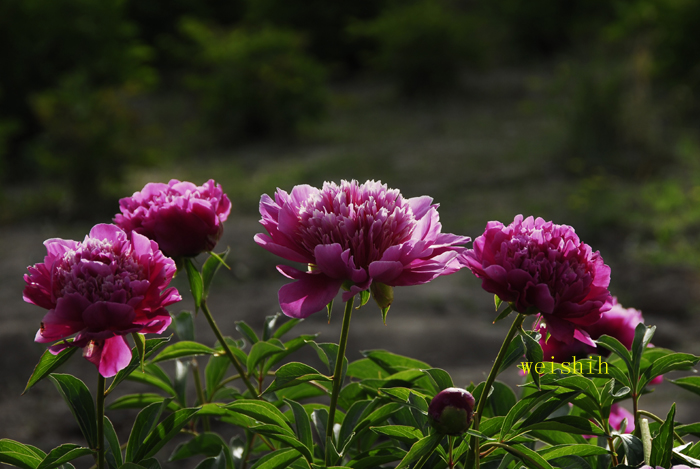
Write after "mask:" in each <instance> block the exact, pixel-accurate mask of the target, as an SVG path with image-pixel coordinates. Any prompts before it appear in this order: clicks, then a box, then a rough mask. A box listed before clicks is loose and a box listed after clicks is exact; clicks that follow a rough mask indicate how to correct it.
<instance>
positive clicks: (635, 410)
mask: <svg viewBox="0 0 700 469" xmlns="http://www.w3.org/2000/svg"><path fill="white" fill-rule="evenodd" d="M632 414H634V436H636V437H637V438H641V437H642V433H641V432H642V429H641V427H640V426H639V394H637V392H636V391H635V392H633V393H632Z"/></svg>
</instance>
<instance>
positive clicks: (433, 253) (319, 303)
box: [255, 180, 470, 318]
mask: <svg viewBox="0 0 700 469" xmlns="http://www.w3.org/2000/svg"><path fill="white" fill-rule="evenodd" d="M432 200H433V199H432V198H430V197H427V196H423V197H415V198H412V199H404V198H403V197H402V196H401V194H400V193H399V191H398V190H396V189H388V188H387V186H386V185H383V184H381V183H380V182H375V181H367V182H365V183H364V184H360V183H358V182H357V181H354V180H353V181H341V183H340V185H337V184H335V183H328V182H326V183H324V184H323V188H322V189H317V188H315V187H311V186H308V185H301V186H295V187H294V188H293V189H292V192H291V193H290V194H288V193H286V192H285V191H283V190H281V189H278V190H277V192H276V193H275V199H274V200H273V199H272V198H271V197H269V196H268V195H267V194H264V195H263V196H262V198H261V200H260V214H261V215H262V220H260V223H262V225H263V226H264V227H265V229H266V230H267V232H268V233H269V236H268V235H265V234H260V233H259V234H257V235H256V236H255V242H257V243H258V244H259V245H260V246H262V247H263V248H265V249H267V250H268V251H270V252H272V253H273V254H276V255H278V256H280V257H283V258H285V259H288V260H290V261H294V262H303V263H305V264H309V270H308V271H300V270H297V269H295V268H292V267H289V266H285V265H280V266H278V267H277V269H278V270H279V271H280V272H281V273H282V274H283V275H285V276H287V277H289V278H291V279H295V280H296V282H292V283H289V284H287V285H285V286H283V287H282V288H281V289H280V291H279V300H280V306H281V307H282V311H283V312H284V313H285V314H286V315H288V316H291V317H296V318H303V317H307V316H309V315H310V314H312V313H315V312H317V311H320V310H321V309H323V308H324V307H325V306H326V305H327V304H328V303H330V301H331V300H333V298H335V296H336V294H337V293H338V290H339V289H340V288H341V286H343V285H344V284H345V286H346V287H347V288H348V290H347V291H346V292H344V293H343V301H347V300H349V299H350V298H351V297H352V296H353V295H355V294H356V293H359V292H361V291H363V290H366V289H367V288H370V285H372V289H373V292H374V293H375V298H376V299H377V300H378V302H380V306H382V307H387V306H388V305H387V304H386V303H390V301H391V300H390V294H389V292H388V291H386V289H385V288H384V287H383V286H384V285H388V286H390V287H394V286H403V285H416V284H421V283H426V282H429V281H431V280H433V279H434V278H436V277H438V276H440V275H447V274H451V273H453V272H456V271H457V270H459V269H460V268H462V267H463V266H462V265H461V264H460V263H459V261H458V260H457V256H458V254H459V253H461V252H462V251H463V250H464V248H463V247H460V246H459V245H462V244H465V243H468V242H469V241H470V239H469V238H468V237H464V236H456V235H453V234H448V233H441V232H440V229H441V225H440V222H439V217H438V212H437V207H438V206H437V205H434V204H433V203H432ZM382 303H383V304H382Z"/></svg>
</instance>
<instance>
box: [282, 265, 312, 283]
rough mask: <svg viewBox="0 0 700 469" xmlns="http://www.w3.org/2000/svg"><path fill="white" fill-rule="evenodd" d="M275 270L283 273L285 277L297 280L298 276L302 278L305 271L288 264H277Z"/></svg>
mask: <svg viewBox="0 0 700 469" xmlns="http://www.w3.org/2000/svg"><path fill="white" fill-rule="evenodd" d="M277 271H278V272H279V273H281V274H282V275H284V276H285V277H287V278H291V279H295V280H298V279H300V278H303V277H304V276H305V275H306V274H307V272H306V271H303V270H299V269H295V268H294V267H292V266H289V265H283V264H281V265H278V266H277Z"/></svg>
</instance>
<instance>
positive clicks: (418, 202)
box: [406, 195, 437, 220]
mask: <svg viewBox="0 0 700 469" xmlns="http://www.w3.org/2000/svg"><path fill="white" fill-rule="evenodd" d="M406 202H407V203H408V206H409V207H411V210H412V211H413V216H414V217H416V219H417V220H418V219H421V218H423V216H424V215H425V214H426V213H428V210H430V207H435V208H437V205H435V206H433V205H431V204H432V203H433V198H432V197H429V196H427V195H422V196H420V197H413V198H410V199H408V200H406Z"/></svg>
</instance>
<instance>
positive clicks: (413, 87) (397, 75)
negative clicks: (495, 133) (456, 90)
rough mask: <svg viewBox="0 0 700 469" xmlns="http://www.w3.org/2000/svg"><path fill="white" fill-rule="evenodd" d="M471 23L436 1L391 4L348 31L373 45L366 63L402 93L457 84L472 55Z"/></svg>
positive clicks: (424, 0) (476, 48)
mask: <svg viewBox="0 0 700 469" xmlns="http://www.w3.org/2000/svg"><path fill="white" fill-rule="evenodd" d="M475 21H476V19H475V18H472V17H469V16H467V15H464V14H459V12H458V11H454V10H453V9H449V8H447V6H445V5H443V4H442V3H441V2H439V1H436V0H421V1H418V2H414V3H407V4H397V5H394V6H392V7H390V8H388V9H386V10H385V11H384V12H383V13H382V14H381V15H380V16H378V17H377V18H375V19H373V20H371V21H367V22H363V23H359V22H358V23H355V24H354V25H353V26H352V27H351V29H350V30H351V31H352V32H353V34H355V35H357V36H359V37H367V38H370V39H372V40H373V41H374V43H376V51H375V52H374V53H373V54H372V55H371V57H370V60H369V63H370V64H371V66H372V67H373V68H375V69H377V70H379V71H381V72H384V73H386V74H387V75H389V76H390V77H391V78H392V79H393V80H394V82H396V83H397V85H398V87H399V90H400V91H401V92H402V93H403V94H405V95H413V94H416V93H420V92H426V91H427V92H433V91H436V90H441V89H442V90H444V89H445V88H452V87H454V86H455V85H456V84H457V83H458V81H459V76H460V72H461V71H462V68H463V67H464V65H465V64H473V63H474V62H475V59H476V56H477V52H478V47H477V44H476V43H475V37H474V36H475V35H474V29H475Z"/></svg>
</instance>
